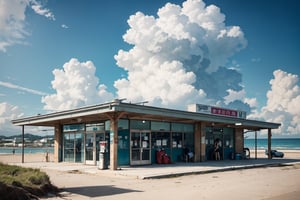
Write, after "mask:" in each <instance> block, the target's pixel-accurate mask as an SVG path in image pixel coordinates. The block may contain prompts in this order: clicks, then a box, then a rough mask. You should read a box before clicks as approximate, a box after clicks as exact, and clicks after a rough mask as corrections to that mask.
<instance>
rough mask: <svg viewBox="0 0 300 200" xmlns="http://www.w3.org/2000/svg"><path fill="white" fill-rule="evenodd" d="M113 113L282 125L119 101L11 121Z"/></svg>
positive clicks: (75, 119)
mask: <svg viewBox="0 0 300 200" xmlns="http://www.w3.org/2000/svg"><path fill="white" fill-rule="evenodd" d="M114 113H119V114H122V117H121V118H128V119H145V120H156V121H169V122H181V123H196V122H206V123H207V125H208V126H209V125H216V126H218V125H219V126H227V127H239V128H244V129H249V130H260V129H277V128H278V127H279V126H280V124H278V123H271V122H265V121H257V120H249V119H242V118H235V117H229V116H219V115H213V114H207V113H197V112H189V111H182V110H175V109H167V108H160V107H153V106H145V105H137V104H131V103H123V102H121V101H118V100H114V101H112V102H108V103H103V104H98V105H92V106H86V107H81V108H76V109H71V110H65V111H60V112H53V113H49V114H43V115H36V116H31V117H24V118H19V119H14V120H12V123H13V124H14V125H18V126H23V125H28V126H55V125H57V124H75V123H79V122H81V123H89V122H96V121H102V120H108V119H109V116H111V115H112V114H114Z"/></svg>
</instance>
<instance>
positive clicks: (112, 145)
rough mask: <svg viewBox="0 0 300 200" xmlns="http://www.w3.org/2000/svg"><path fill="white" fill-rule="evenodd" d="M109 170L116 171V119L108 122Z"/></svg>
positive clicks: (113, 118)
mask: <svg viewBox="0 0 300 200" xmlns="http://www.w3.org/2000/svg"><path fill="white" fill-rule="evenodd" d="M110 169H111V170H117V169H118V118H116V117H112V118H111V120H110Z"/></svg>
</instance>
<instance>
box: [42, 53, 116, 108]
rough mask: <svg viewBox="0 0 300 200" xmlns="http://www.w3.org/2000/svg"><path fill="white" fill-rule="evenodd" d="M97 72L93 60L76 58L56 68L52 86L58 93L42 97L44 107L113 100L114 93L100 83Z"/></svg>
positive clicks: (70, 106) (71, 105)
mask: <svg viewBox="0 0 300 200" xmlns="http://www.w3.org/2000/svg"><path fill="white" fill-rule="evenodd" d="M95 72H96V67H95V66H94V64H93V63H92V62H91V61H87V62H79V61H78V60H77V59H75V58H72V59H71V60H70V61H69V62H67V63H65V64H64V65H63V69H55V70H54V71H53V74H54V80H53V81H52V87H53V89H54V90H55V91H56V93H54V94H50V95H46V96H44V97H42V103H44V104H45V105H44V109H46V110H50V111H59V110H66V109H73V108H77V107H80V106H85V105H90V104H97V103H103V102H106V101H110V100H112V99H113V95H112V94H111V93H109V92H108V91H107V90H106V86H105V85H103V84H99V79H98V78H97V77H96V76H95Z"/></svg>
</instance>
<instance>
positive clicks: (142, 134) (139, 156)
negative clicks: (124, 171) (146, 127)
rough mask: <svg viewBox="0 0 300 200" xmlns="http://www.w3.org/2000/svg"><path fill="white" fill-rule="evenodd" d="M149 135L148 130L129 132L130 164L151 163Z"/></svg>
mask: <svg viewBox="0 0 300 200" xmlns="http://www.w3.org/2000/svg"><path fill="white" fill-rule="evenodd" d="M150 143H151V137H150V132H149V131H132V132H131V134H130V158H131V159H130V164H131V165H146V164H151V159H150V158H151V149H150Z"/></svg>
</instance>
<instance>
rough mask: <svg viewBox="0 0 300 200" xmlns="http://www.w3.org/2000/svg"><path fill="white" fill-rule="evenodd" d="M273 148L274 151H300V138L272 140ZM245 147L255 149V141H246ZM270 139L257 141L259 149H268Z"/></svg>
mask: <svg viewBox="0 0 300 200" xmlns="http://www.w3.org/2000/svg"><path fill="white" fill-rule="evenodd" d="M271 141H272V143H271V147H272V149H274V150H300V138H294V139H291V138H272V140H271ZM244 147H245V148H246V147H248V148H249V149H255V139H248V138H247V139H245V142H244ZM267 148H268V139H261V138H260V139H257V149H267Z"/></svg>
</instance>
